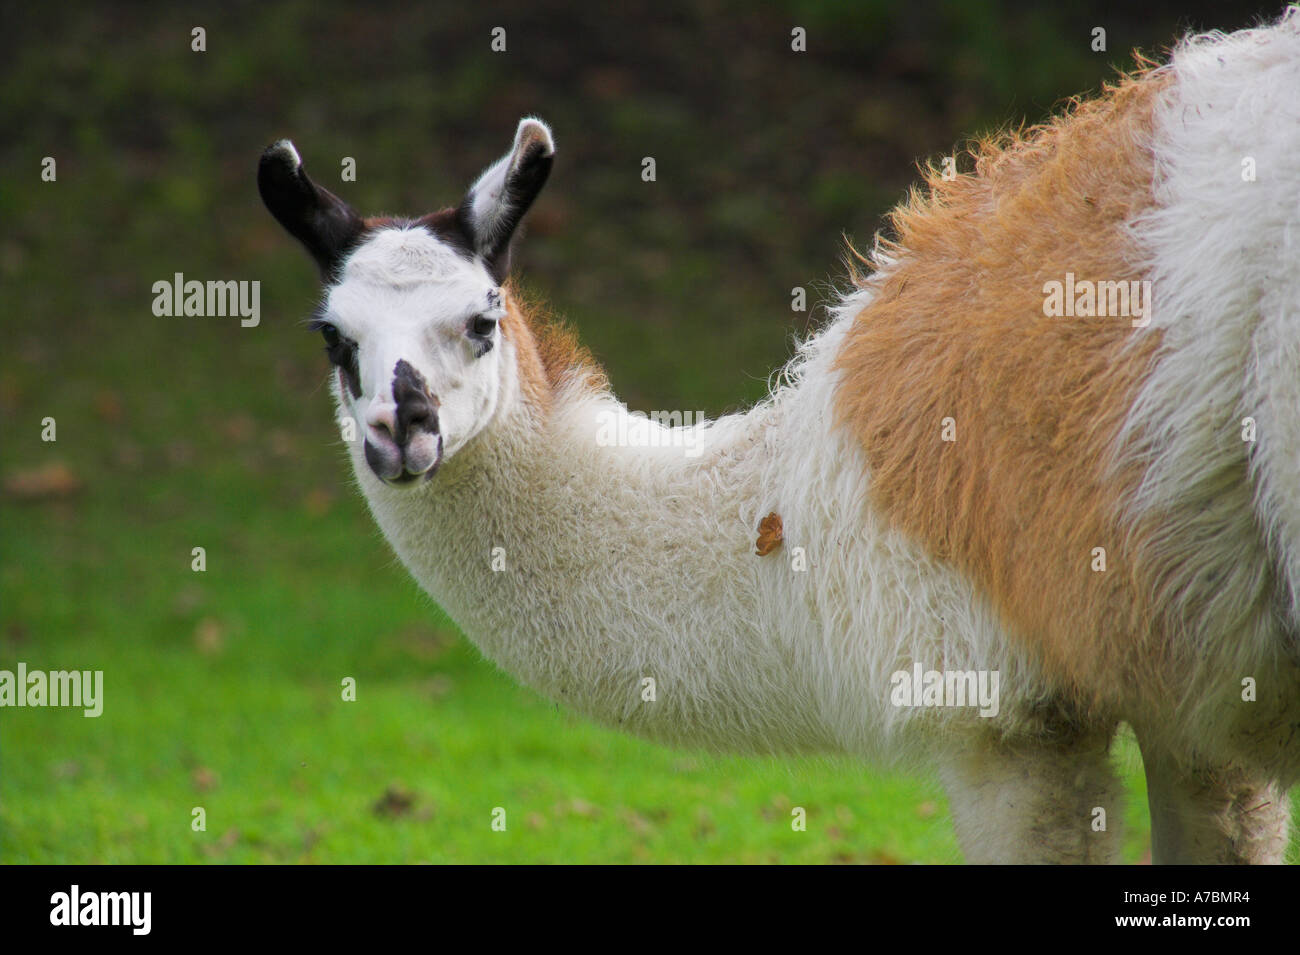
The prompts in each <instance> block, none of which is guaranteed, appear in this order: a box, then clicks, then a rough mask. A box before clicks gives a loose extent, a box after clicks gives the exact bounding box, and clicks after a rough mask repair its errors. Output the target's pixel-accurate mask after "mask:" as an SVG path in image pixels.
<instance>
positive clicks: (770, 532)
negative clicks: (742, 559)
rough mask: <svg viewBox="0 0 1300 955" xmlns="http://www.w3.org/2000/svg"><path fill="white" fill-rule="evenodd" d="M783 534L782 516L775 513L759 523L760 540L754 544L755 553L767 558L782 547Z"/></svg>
mask: <svg viewBox="0 0 1300 955" xmlns="http://www.w3.org/2000/svg"><path fill="white" fill-rule="evenodd" d="M783 533H784V530H783V528H782V527H781V515H780V514H778V513H777V512H776V511H773V512H772V513H771V514H769V515H767V517H765V518H763V519H762V520H761V521H759V522H758V540H757V541H756V542H755V543H754V552H755V553H756V554H758V556H759V557H766V556H767V555H768V554H770V553H772V551H774V550H776V549H777V548H778V547H780V546H781V541H782V539H783V538H782V535H783Z"/></svg>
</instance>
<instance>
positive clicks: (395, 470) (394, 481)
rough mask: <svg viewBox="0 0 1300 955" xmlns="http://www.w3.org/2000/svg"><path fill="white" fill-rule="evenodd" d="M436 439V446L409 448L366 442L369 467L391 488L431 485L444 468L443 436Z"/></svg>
mask: <svg viewBox="0 0 1300 955" xmlns="http://www.w3.org/2000/svg"><path fill="white" fill-rule="evenodd" d="M427 437H430V438H431V437H434V436H433V435H429V436H427ZM436 438H437V442H436V443H432V442H420V443H418V444H412V445H408V446H407V447H406V448H399V447H398V446H397V445H395V444H391V443H388V442H383V441H379V442H372V440H371V439H370V438H367V439H366V441H365V446H364V447H365V458H366V463H367V464H368V465H370V472H371V473H372V474H374V476H375V477H377V478H379V480H381V481H383V482H384V483H385V484H387V485H388V486H389V487H395V488H406V487H410V486H412V485H414V484H417V483H420V482H421V479H423V480H424V481H428V480H430V479H431V478H432V477H433V476H434V474H436V473H437V471H438V467H439V465H441V464H442V435H437V436H436ZM430 444H432V447H430V446H429V445H430Z"/></svg>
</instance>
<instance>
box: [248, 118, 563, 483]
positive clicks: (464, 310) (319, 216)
mask: <svg viewBox="0 0 1300 955" xmlns="http://www.w3.org/2000/svg"><path fill="white" fill-rule="evenodd" d="M554 155H555V145H554V142H553V140H552V139H551V132H550V130H549V129H548V128H547V127H546V125H545V124H544V123H542V122H540V121H538V120H536V119H525V120H523V121H522V122H520V124H519V128H518V130H517V132H516V133H515V141H514V145H513V146H512V147H511V149H510V151H509V152H507V153H506V154H505V155H504V156H502V157H501V159H499V160H498V161H497V162H495V163H494V164H493V165H491V166H490V167H488V169H487V170H486V171H485V172H484V173H483V174H482V175H481V176H479V178H478V179H477V180H476V181H475V182H474V184H473V185H472V186H470V188H469V191H468V192H467V193H466V195H465V197H464V199H462V200H461V202H460V204H459V205H458V206H456V207H455V208H448V209H444V210H442V211H441V212H434V213H430V214H428V215H426V216H423V217H421V218H418V219H411V220H395V219H388V218H375V219H363V218H361V217H360V216H358V215H357V214H356V213H355V212H353V211H352V209H351V208H350V207H349V206H348V205H347V203H345V202H344V201H343V200H341V199H339V198H338V197H337V196H335V195H333V194H332V193H330V192H328V191H327V190H325V189H322V188H321V187H320V186H318V185H316V184H315V183H314V182H312V180H311V179H310V178H309V177H308V176H307V173H306V171H305V170H304V169H303V165H302V160H301V159H300V158H299V157H298V152H297V150H296V149H295V148H294V146H293V144H292V143H291V142H289V141H288V140H281V141H280V142H277V143H275V144H274V145H272V146H270V147H269V148H268V149H267V150H266V152H265V153H264V154H263V155H262V160H261V164H260V165H259V168H258V176H257V184H258V190H259V191H260V192H261V194H262V199H263V201H264V202H265V203H266V206H267V208H268V209H269V210H270V211H271V214H272V215H274V216H275V218H276V219H277V220H279V222H280V224H281V225H282V226H284V228H285V229H286V230H288V232H289V233H290V234H291V235H293V236H294V237H295V238H296V239H298V240H299V241H300V242H301V243H302V244H303V245H304V246H305V247H306V249H307V251H308V252H309V253H310V254H311V255H312V257H313V258H314V259H315V260H316V264H317V265H318V266H319V267H320V270H321V275H322V279H323V281H324V284H325V298H324V302H323V304H322V305H321V307H320V309H319V310H318V311H317V315H316V317H315V318H314V319H313V321H312V323H311V324H312V327H313V328H315V329H317V330H318V331H319V332H320V333H321V334H322V335H323V336H324V339H325V346H326V352H327V353H328V355H329V358H330V361H331V362H332V363H333V364H334V366H335V371H336V374H335V375H334V389H335V395H336V397H337V399H338V401H339V404H340V406H341V407H343V408H344V409H346V410H347V412H348V413H350V414H351V415H352V417H353V418H354V419H355V421H356V425H357V429H358V432H359V434H361V435H362V436H363V442H364V444H363V448H364V452H365V460H366V463H367V464H368V465H369V467H370V469H371V470H372V471H373V472H374V473H375V474H376V475H377V476H378V477H379V478H380V479H382V480H384V481H386V482H387V483H388V484H390V485H393V486H401V485H410V484H414V483H416V482H417V481H420V480H421V479H427V478H430V477H432V476H433V474H434V472H435V471H436V470H437V469H438V465H439V464H440V463H441V462H442V460H443V459H444V457H448V458H449V457H451V456H452V455H453V454H455V453H456V452H457V451H458V450H459V449H461V448H463V447H464V446H465V445H466V444H467V443H468V442H469V441H471V440H472V439H473V438H474V437H475V435H477V434H479V433H480V432H481V431H482V430H483V429H484V427H486V426H487V424H488V423H489V422H490V421H491V420H492V417H493V415H494V414H495V413H496V410H497V407H498V403H499V399H500V396H501V394H502V392H503V388H504V387H505V385H507V384H508V383H509V380H510V378H511V376H513V375H514V374H515V369H514V367H513V364H512V363H511V362H510V361H508V360H507V359H505V358H503V352H504V351H505V348H503V347H502V336H501V330H500V327H499V323H500V320H501V319H502V318H503V317H505V314H506V312H505V295H506V292H505V291H504V290H503V289H502V288H501V283H502V282H503V281H504V280H505V276H506V273H507V271H508V269H509V259H510V241H511V238H512V237H513V236H514V234H515V231H516V229H517V228H518V226H519V223H520V220H521V219H522V218H523V216H524V213H525V212H527V211H528V208H529V206H531V205H532V203H533V200H534V199H535V198H536V197H537V194H538V193H539V192H540V191H541V188H542V185H543V184H544V183H545V182H546V177H547V175H548V174H549V173H550V170H551V163H552V160H553V158H554Z"/></svg>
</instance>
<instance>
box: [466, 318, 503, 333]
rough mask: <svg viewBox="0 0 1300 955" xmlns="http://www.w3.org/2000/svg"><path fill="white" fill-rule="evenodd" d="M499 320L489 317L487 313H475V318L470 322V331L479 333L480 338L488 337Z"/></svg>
mask: <svg viewBox="0 0 1300 955" xmlns="http://www.w3.org/2000/svg"><path fill="white" fill-rule="evenodd" d="M496 327H497V320H496V319H495V318H489V317H488V316H486V315H475V316H474V320H473V321H472V322H470V323H469V333H470V334H471V335H477V336H478V337H479V338H487V337H488V336H489V335H491V334H492V332H493V331H495V330H496Z"/></svg>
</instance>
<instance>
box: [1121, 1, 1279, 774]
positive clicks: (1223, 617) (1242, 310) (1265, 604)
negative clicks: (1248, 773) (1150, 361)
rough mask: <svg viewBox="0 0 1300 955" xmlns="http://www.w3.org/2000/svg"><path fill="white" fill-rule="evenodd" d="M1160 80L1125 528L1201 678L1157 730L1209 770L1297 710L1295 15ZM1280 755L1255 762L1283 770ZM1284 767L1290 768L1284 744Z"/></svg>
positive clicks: (1181, 63) (1210, 42) (1183, 54)
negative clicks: (1163, 84)
mask: <svg viewBox="0 0 1300 955" xmlns="http://www.w3.org/2000/svg"><path fill="white" fill-rule="evenodd" d="M1172 70H1173V73H1174V79H1175V82H1174V83H1173V84H1172V86H1171V87H1170V88H1169V90H1168V93H1167V95H1166V96H1165V98H1164V101H1163V102H1162V104H1161V105H1160V108H1159V109H1158V111H1157V114H1156V129H1155V158H1156V182H1155V199H1156V203H1157V206H1156V210H1155V211H1154V212H1153V213H1152V214H1150V215H1148V216H1146V217H1144V218H1143V219H1140V220H1139V221H1137V222H1135V223H1133V235H1134V237H1135V239H1136V240H1137V241H1138V244H1139V246H1140V247H1141V248H1142V249H1143V250H1145V252H1146V254H1147V256H1148V257H1149V268H1150V277H1151V280H1152V290H1153V295H1154V307H1153V318H1152V321H1151V324H1150V325H1149V326H1148V327H1147V328H1146V329H1144V330H1143V331H1142V332H1140V333H1139V337H1141V336H1145V335H1152V334H1159V335H1161V336H1162V345H1161V349H1160V353H1159V356H1158V361H1157V364H1156V365H1155V367H1154V370H1153V372H1152V374H1151V375H1150V376H1149V378H1148V380H1147V381H1146V383H1145V385H1144V388H1143V390H1142V392H1141V394H1140V396H1139V398H1138V400H1137V402H1136V404H1135V406H1134V408H1133V411H1132V413H1131V415H1130V418H1129V420H1128V422H1127V425H1126V431H1125V442H1126V444H1125V448H1124V452H1125V453H1124V455H1123V458H1122V460H1124V461H1132V460H1136V461H1138V462H1139V463H1140V464H1141V465H1142V466H1143V467H1144V468H1145V475H1146V476H1145V479H1144V481H1143V484H1142V487H1141V490H1140V493H1139V495H1138V497H1137V499H1136V500H1135V501H1134V502H1132V507H1131V516H1132V519H1133V522H1134V524H1135V525H1136V524H1137V523H1138V522H1139V521H1142V520H1148V521H1149V520H1155V521H1156V522H1157V523H1158V525H1159V526H1161V527H1162V528H1163V529H1164V532H1163V533H1162V534H1161V535H1160V536H1158V537H1157V539H1156V541H1155V542H1154V545H1153V546H1151V547H1150V548H1148V549H1147V551H1146V552H1144V553H1142V554H1140V555H1138V557H1137V559H1139V560H1144V561H1151V562H1155V563H1156V564H1158V565H1159V566H1161V567H1162V568H1167V573H1165V574H1164V575H1163V579H1164V583H1163V586H1162V590H1161V592H1160V593H1159V594H1158V595H1157V602H1158V603H1159V604H1160V605H1161V606H1165V607H1169V608H1172V609H1173V611H1174V614H1175V617H1176V620H1177V622H1178V624H1179V626H1180V629H1181V631H1182V640H1181V649H1182V651H1183V652H1184V654H1185V655H1186V657H1187V659H1188V661H1189V665H1190V666H1192V667H1194V668H1196V670H1197V671H1198V675H1197V678H1196V679H1195V680H1194V681H1193V683H1192V684H1191V685H1190V686H1189V687H1188V688H1187V691H1186V694H1185V697H1184V698H1183V699H1181V700H1176V701H1173V702H1174V703H1175V704H1176V706H1177V709H1176V711H1175V714H1174V715H1172V716H1167V717H1166V718H1165V719H1164V720H1163V721H1162V722H1163V723H1164V725H1163V726H1162V727H1160V728H1159V731H1158V734H1159V735H1164V736H1176V737H1178V739H1177V741H1176V742H1177V745H1179V746H1180V747H1181V748H1183V749H1185V750H1187V751H1188V752H1191V753H1194V754H1196V756H1197V757H1204V758H1205V759H1208V760H1218V761H1222V760H1225V759H1235V758H1242V757H1248V754H1246V753H1244V752H1243V751H1242V750H1243V747H1242V744H1241V741H1240V740H1239V739H1236V734H1237V728H1238V726H1239V724H1240V723H1241V721H1242V720H1249V721H1250V723H1251V724H1252V725H1253V726H1254V727H1255V729H1254V733H1255V735H1258V725H1260V724H1267V723H1268V722H1270V721H1271V722H1274V723H1278V724H1283V725H1284V724H1285V723H1287V722H1288V721H1294V720H1297V719H1300V700H1297V697H1296V694H1297V690H1300V685H1297V683H1296V682H1295V670H1294V663H1295V661H1296V660H1297V659H1298V658H1300V657H1297V645H1296V642H1295V636H1294V634H1295V630H1294V629H1293V628H1294V627H1295V626H1296V625H1297V623H1300V620H1297V617H1296V613H1295V608H1296V606H1297V603H1296V597H1297V593H1298V590H1297V588H1298V587H1300V551H1298V550H1297V547H1300V428H1297V415H1300V12H1297V11H1295V10H1292V11H1291V12H1290V14H1289V15H1288V16H1287V17H1285V18H1284V19H1283V20H1282V21H1281V22H1280V23H1278V24H1276V25H1274V26H1271V27H1266V28H1262V29H1257V30H1249V31H1243V32H1239V33H1235V34H1232V35H1229V36H1225V35H1222V34H1210V35H1207V36H1203V37H1197V38H1193V39H1190V40H1188V41H1186V42H1185V43H1183V44H1182V45H1181V46H1180V47H1179V49H1178V50H1177V51H1176V53H1175V55H1174V57H1173V62H1172ZM1247 157H1250V158H1252V159H1253V160H1254V162H1255V167H1256V172H1257V179H1256V181H1254V182H1250V181H1245V180H1243V177H1242V171H1243V160H1244V159H1246V158H1247ZM1247 417H1250V418H1253V419H1254V420H1255V421H1256V423H1257V430H1258V442H1257V443H1256V444H1255V445H1253V446H1252V445H1251V444H1250V443H1248V442H1245V441H1243V420H1244V419H1246V418H1247ZM1275 558H1276V559H1275ZM1279 578H1280V586H1279V585H1278V581H1279ZM1245 677H1251V678H1254V679H1256V680H1257V681H1259V683H1260V689H1261V693H1260V699H1259V701H1258V703H1256V704H1254V705H1247V706H1243V705H1242V701H1241V689H1242V687H1241V680H1242V679H1243V678H1245ZM1153 732H1155V730H1154V729H1153ZM1273 746H1274V744H1272V743H1268V744H1264V745H1262V746H1261V753H1260V754H1257V756H1258V758H1260V759H1264V758H1268V759H1271V760H1272V761H1273V763H1274V765H1278V764H1279V756H1278V755H1277V753H1276V752H1274V751H1273ZM1285 764H1286V766H1287V767H1288V768H1289V773H1290V774H1291V775H1292V777H1294V774H1295V773H1296V772H1298V771H1300V753H1297V752H1296V750H1295V748H1294V747H1292V749H1291V753H1290V756H1289V757H1287V758H1286V760H1285ZM1279 768H1281V767H1279Z"/></svg>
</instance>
